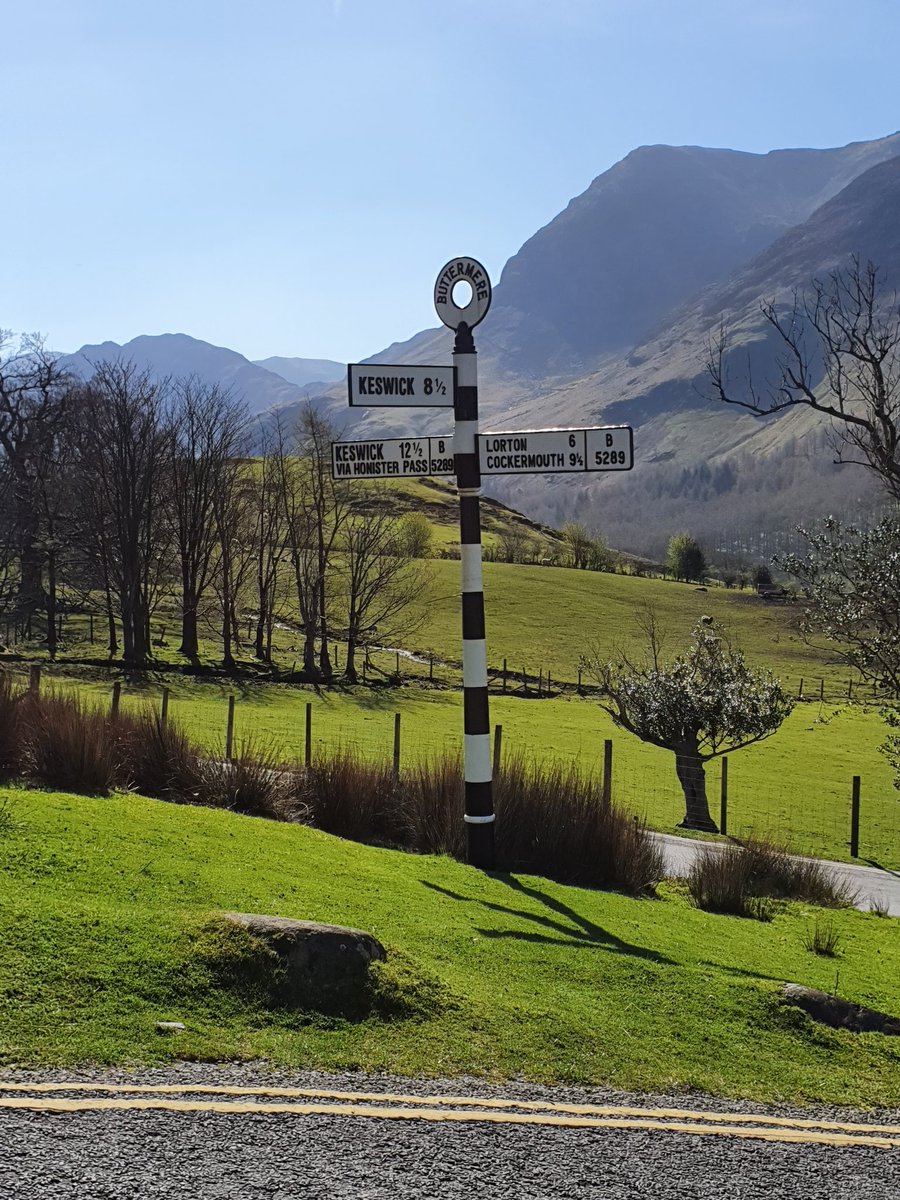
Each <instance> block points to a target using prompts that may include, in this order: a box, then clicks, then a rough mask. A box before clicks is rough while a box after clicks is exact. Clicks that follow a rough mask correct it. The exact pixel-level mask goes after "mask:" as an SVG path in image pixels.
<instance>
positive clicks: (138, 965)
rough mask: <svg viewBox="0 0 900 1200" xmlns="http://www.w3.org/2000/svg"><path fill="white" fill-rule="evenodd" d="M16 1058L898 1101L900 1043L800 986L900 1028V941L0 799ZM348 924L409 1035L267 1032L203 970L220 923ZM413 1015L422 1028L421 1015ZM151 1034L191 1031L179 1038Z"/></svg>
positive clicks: (293, 833)
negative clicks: (828, 1018)
mask: <svg viewBox="0 0 900 1200" xmlns="http://www.w3.org/2000/svg"><path fill="white" fill-rule="evenodd" d="M0 810H2V812H3V813H4V817H3V819H2V821H0V895H2V897H3V902H2V905H0V931H2V932H0V1012H2V1017H3V1019H2V1022H0V1061H2V1062H3V1063H4V1064H5V1065H7V1066H8V1065H12V1064H15V1065H37V1064H48V1063H53V1064H61V1065H66V1066H72V1065H74V1064H76V1063H85V1062H92V1063H128V1064H130V1065H134V1064H140V1063H147V1062H158V1061H167V1060H170V1059H174V1058H196V1059H210V1060H221V1059H235V1058H264V1059H266V1060H267V1061H269V1062H272V1063H279V1064H296V1065H301V1064H302V1065H303V1066H305V1067H311V1066H320V1067H323V1068H360V1069H365V1070H385V1071H394V1072H399V1073H404V1074H418V1073H421V1074H426V1075H437V1074H442V1075H450V1074H455V1073H473V1074H485V1075H490V1076H493V1077H498V1078H502V1077H506V1076H510V1075H522V1076H524V1077H527V1078H532V1079H541V1080H577V1081H582V1082H590V1083H601V1082H602V1083H610V1084H614V1085H616V1086H620V1087H630V1088H648V1089H687V1088H699V1089H703V1090H705V1091H712V1092H716V1093H721V1094H724V1095H730V1096H747V1097H753V1098H756V1099H759V1100H774V1099H790V1100H799V1101H802V1100H810V1101H811V1100H821V1101H829V1102H833V1103H841V1104H847V1103H855V1104H870V1105H878V1104H883V1105H888V1104H897V1103H900V1046H898V1045H897V1044H896V1043H897V1039H895V1038H886V1037H881V1036H879V1035H877V1034H865V1035H854V1034H851V1033H846V1032H839V1031H834V1030H830V1029H826V1028H823V1027H819V1026H816V1025H814V1024H813V1023H812V1022H811V1021H810V1020H809V1019H808V1018H807V1017H806V1016H805V1015H803V1014H801V1013H799V1011H798V1010H795V1009H790V1008H785V1007H783V1006H782V1004H781V1003H780V1002H779V1000H778V998H777V992H778V988H779V985H780V983H781V982H783V981H795V982H800V983H804V984H809V985H811V986H815V987H819V988H823V989H827V990H831V989H833V988H834V987H835V986H836V985H837V987H838V989H839V991H840V994H841V995H842V996H846V997H851V998H853V999H854V1000H857V1001H859V1002H864V1003H867V1004H869V1005H871V1006H873V1007H877V1008H881V1009H884V1010H887V1011H893V1012H900V939H898V938H897V931H896V923H895V922H894V921H891V920H884V919H879V918H878V917H876V916H873V915H870V914H863V913H859V912H855V911H848V912H840V913H838V914H837V915H836V916H835V918H834V920H835V922H836V925H837V928H838V929H839V932H840V939H841V940H840V947H839V957H838V958H835V959H824V958H819V957H817V956H815V955H814V954H812V953H811V952H809V951H808V950H806V949H805V948H804V944H803V942H804V936H805V935H807V933H808V931H809V929H810V928H811V926H812V923H813V921H814V919H815V912H814V910H811V909H808V908H806V907H804V906H800V905H790V906H786V907H783V908H782V909H780V910H779V911H778V913H777V915H776V916H775V919H774V920H773V921H772V922H771V923H769V924H764V923H760V922H756V921H748V920H742V919H739V918H734V917H722V916H712V915H709V914H706V913H702V912H700V911H698V910H696V909H694V908H693V907H692V906H691V905H690V904H689V903H688V902H687V900H686V898H685V896H684V894H683V893H682V892H681V891H680V890H678V889H676V888H672V887H666V888H664V889H663V890H662V896H661V898H660V899H658V900H644V901H641V900H633V899H629V898H626V897H624V896H620V895H616V894H610V893H600V892H589V891H584V890H580V889H576V888H566V887H562V886H559V885H556V884H551V883H548V882H547V881H545V880H541V879H534V878H527V877H521V878H519V877H500V876H498V877H489V876H485V875H482V874H479V873H478V872H475V871H474V870H472V869H470V868H467V867H465V866H462V865H460V864H458V863H455V862H453V861H451V860H449V859H443V858H434V857H419V856H414V855H404V854H401V853H398V852H392V851H385V850H377V849H372V848H369V847H364V846H359V845H355V844H353V843H349V842H343V841H340V840H338V839H335V838H331V837H328V836H327V835H325V834H322V833H318V832H315V831H312V830H309V829H305V828H302V827H300V826H292V825H281V824H275V823H271V822H267V821H262V820H255V819H252V818H246V817H239V816H236V815H233V814H230V813H225V812H221V811H211V810H206V809H200V808H185V807H179V806H175V805H166V804H163V803H160V802H156V801H148V800H144V799H142V798H140V797H136V796H114V797H112V798H110V799H105V800H98V799H86V798H83V797H74V796H68V795H59V794H48V793H42V792H37V791H25V790H14V789H3V790H2V791H0ZM234 910H239V911H244V912H248V911H249V912H263V913H278V914H281V915H284V916H292V917H299V918H304V919H313V920H321V921H326V922H333V923H339V924H349V925H354V926H358V927H362V928H365V929H368V930H370V931H372V932H373V933H375V934H376V935H377V936H378V937H379V938H380V939H381V940H382V941H383V942H384V943H385V944H386V945H387V946H388V948H389V950H390V951H391V952H392V961H391V962H390V963H389V964H388V968H387V972H386V974H384V975H382V977H381V978H382V984H384V983H385V982H386V983H387V985H389V987H390V988H391V989H393V994H394V996H395V998H399V1000H400V1001H402V1002H403V1003H402V1005H398V1007H397V1010H396V1015H395V1019H393V1020H389V1021H385V1020H383V1019H380V1018H375V1017H369V1018H368V1019H366V1020H362V1021H360V1022H357V1023H352V1022H347V1021H341V1020H337V1019H334V1018H329V1019H325V1018H322V1017H317V1016H315V1015H314V1014H309V1013H302V1012H295V1011H290V1010H287V1009H280V1010H279V1009H274V1010H267V1009H266V1008H265V1007H263V1006H262V1004H261V1003H259V1002H254V1001H253V1000H252V998H249V997H248V996H247V995H246V994H237V993H233V992H230V991H228V990H223V989H222V988H221V987H220V986H219V985H217V984H216V982H215V980H214V979H213V978H211V976H210V973H209V970H208V967H207V965H205V962H204V960H202V959H199V958H198V956H197V949H196V948H197V941H196V938H197V935H198V931H200V930H201V929H202V927H203V926H204V924H205V922H206V921H207V920H208V919H209V917H210V915H211V914H213V913H215V912H220V911H234ZM403 1014H405V1015H403ZM158 1020H178V1021H183V1022H184V1023H185V1024H186V1026H187V1032H186V1033H185V1034H183V1035H180V1036H179V1037H177V1038H174V1039H172V1038H166V1037H163V1036H160V1035H159V1034H157V1033H156V1032H155V1023H156V1021H158Z"/></svg>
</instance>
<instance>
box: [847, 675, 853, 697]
mask: <svg viewBox="0 0 900 1200" xmlns="http://www.w3.org/2000/svg"><path fill="white" fill-rule="evenodd" d="M847 699H848V700H852V699H853V680H852V679H849V680H848V681H847Z"/></svg>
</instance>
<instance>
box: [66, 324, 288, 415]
mask: <svg viewBox="0 0 900 1200" xmlns="http://www.w3.org/2000/svg"><path fill="white" fill-rule="evenodd" d="M120 359H121V360H131V361H133V362H134V363H135V364H136V365H137V366H138V367H140V368H146V367H149V369H150V370H151V371H152V372H153V374H154V375H156V376H158V377H165V376H168V375H171V376H184V375H196V376H197V377H198V378H199V379H201V380H203V382H204V383H210V384H212V383H217V384H219V385H220V386H222V387H225V388H230V389H231V390H232V391H233V393H234V394H235V395H236V396H239V397H241V398H242V399H243V400H244V402H245V403H246V405H247V408H248V410H249V411H250V412H251V413H253V414H257V413H263V412H267V411H268V410H270V409H279V408H284V407H285V406H286V405H295V404H302V403H304V402H305V400H306V392H305V391H301V389H300V388H298V387H296V386H295V385H294V384H292V383H290V382H288V381H287V380H286V379H285V378H283V376H281V375H278V374H276V373H275V372H274V371H268V370H266V369H265V368H264V367H261V366H259V365H258V364H257V363H252V362H250V361H249V359H246V358H244V356H243V355H242V354H238V353H237V352H236V351H235V350H228V349H226V348H225V347H224V346H213V345H211V344H210V343H209V342H202V341H199V340H198V339H197V338H192V337H188V335H187V334H185V333H163V334H159V335H156V336H150V335H143V336H141V337H136V338H133V339H132V340H131V341H130V342H126V343H125V344H124V345H122V346H120V345H119V344H118V343H117V342H102V343H101V344H100V345H97V346H82V347H81V349H80V350H79V351H78V352H77V353H76V354H72V355H69V356H68V357H67V358H66V359H65V360H64V361H65V362H66V364H67V365H69V366H71V367H72V369H74V370H76V371H78V373H79V374H82V375H89V374H90V373H91V370H92V366H93V364H94V363H97V362H101V361H103V360H112V361H115V360H120Z"/></svg>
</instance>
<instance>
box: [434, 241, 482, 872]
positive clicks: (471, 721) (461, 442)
mask: <svg viewBox="0 0 900 1200" xmlns="http://www.w3.org/2000/svg"><path fill="white" fill-rule="evenodd" d="M457 284H461V285H462V286H464V287H467V289H468V290H469V291H471V299H469V301H468V303H466V304H463V305H461V304H459V303H458V301H457V300H456V299H455V298H454V294H453V293H454V289H455V288H456V287H457ZM490 303H491V284H490V279H489V278H488V273H487V271H486V270H485V269H484V267H483V266H482V265H481V264H480V263H479V262H476V260H475V259H472V258H458V259H452V260H451V261H450V262H448V263H447V265H446V266H445V267H444V268H443V270H442V271H441V273H440V274H439V275H438V279H437V283H436V284H435V289H434V305H435V309H436V310H437V314H438V316H439V317H440V318H441V320H442V321H443V323H444V324H445V325H447V326H448V327H449V328H450V329H453V330H455V332H456V341H455V343H454V346H453V365H454V366H455V367H456V371H455V375H456V383H455V394H454V398H453V410H454V417H455V425H454V432H453V455H454V464H455V467H456V486H457V491H458V492H459V530H460V550H461V555H460V556H461V559H462V636H463V710H464V727H463V728H464V735H465V736H464V766H465V770H464V778H465V822H466V831H467V850H468V854H467V857H468V861H469V862H470V863H471V865H472V866H474V867H479V868H480V869H481V870H487V871H490V870H492V869H493V867H494V802H493V796H492V790H491V781H492V766H493V762H492V755H491V729H490V720H489V713H488V678H487V649H486V645H485V630H484V585H483V582H482V571H481V511H480V501H479V497H480V495H481V468H480V465H479V459H478V367H477V362H478V360H477V357H476V350H475V340H474V338H473V336H472V330H473V329H474V327H475V326H476V325H477V324H478V322H479V321H481V320H482V319H483V317H484V316H485V314H486V313H487V310H488V308H489V307H490Z"/></svg>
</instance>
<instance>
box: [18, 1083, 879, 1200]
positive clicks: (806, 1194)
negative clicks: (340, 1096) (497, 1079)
mask: <svg viewBox="0 0 900 1200" xmlns="http://www.w3.org/2000/svg"><path fill="white" fill-rule="evenodd" d="M76 1079H77V1081H78V1082H82V1083H84V1082H88V1081H94V1082H96V1081H101V1082H106V1083H117V1082H118V1083H121V1082H126V1083H128V1084H129V1085H130V1086H132V1087H133V1086H134V1085H135V1084H143V1085H157V1086H159V1085H172V1084H176V1085H182V1086H184V1087H186V1088H188V1089H191V1088H198V1087H200V1086H203V1085H207V1086H208V1085H213V1086H218V1087H226V1088H235V1087H244V1088H246V1087H251V1088H261V1087H266V1088H272V1087H289V1088H311V1089H315V1090H316V1091H317V1092H319V1093H322V1092H326V1091H332V1092H334V1091H348V1092H354V1093H360V1092H377V1093H380V1094H384V1093H395V1094H407V1095H409V1094H411V1093H412V1094H417V1095H420V1096H429V1097H432V1098H435V1101H436V1102H437V1103H440V1097H441V1096H453V1097H459V1096H471V1097H477V1098H479V1100H481V1101H483V1100H485V1099H492V1098H494V1099H496V1098H502V1099H504V1100H505V1101H507V1102H508V1105H507V1108H508V1110H509V1111H511V1112H513V1113H515V1112H516V1111H517V1110H516V1109H515V1105H516V1102H519V1103H520V1104H521V1102H523V1101H526V1100H530V1101H535V1100H539V1101H545V1102H552V1103H556V1104H560V1103H568V1104H572V1103H581V1104H593V1105H633V1106H635V1107H639V1108H641V1109H647V1108H680V1109H691V1110H696V1111H698V1112H700V1111H701V1110H705V1111H707V1112H716V1113H722V1114H729V1115H733V1114H740V1113H751V1114H754V1115H757V1116H758V1115H759V1114H763V1113H765V1114H768V1115H774V1116H777V1117H779V1118H790V1117H802V1118H806V1119H813V1120H815V1121H841V1122H847V1121H852V1122H862V1123H866V1124H880V1125H882V1126H884V1125H891V1126H896V1127H897V1136H898V1138H900V1113H897V1112H894V1113H886V1112H881V1113H863V1114H861V1113H858V1112H850V1111H849V1110H837V1109H826V1108H817V1109H813V1110H807V1109H803V1110H788V1109H784V1108H781V1109H773V1108H765V1107H764V1106H760V1105H753V1104H747V1103H741V1102H737V1101H728V1102H723V1101H717V1100H714V1099H711V1098H709V1097H703V1096H699V1095H691V1096H684V1095H682V1096H646V1095H641V1096H629V1095H625V1094H623V1093H620V1092H614V1091H610V1090H608V1089H574V1088H544V1087H538V1086H535V1085H525V1084H518V1083H515V1082H510V1083H505V1084H503V1085H496V1086H493V1085H489V1084H486V1083H484V1082H483V1081H476V1080H443V1081H440V1080H439V1081H435V1080H427V1081H423V1080H418V1081H413V1080H407V1079H397V1078H390V1077H386V1076H379V1077H371V1076H361V1075H358V1074H351V1075H322V1074H310V1073H293V1072H291V1073H288V1072H284V1071H281V1072H270V1071H268V1070H266V1069H265V1068H264V1067H263V1066H260V1065H253V1066H248V1065H243V1066H235V1065H225V1066H210V1065H199V1064H182V1065H180V1066H177V1067H173V1068H167V1069H165V1070H162V1069H160V1070H141V1071H139V1072H135V1073H133V1074H128V1073H125V1072H122V1071H109V1072H93V1073H89V1072H79V1073H77V1075H76V1074H74V1073H61V1072H40V1073H35V1072H28V1073H25V1072H19V1073H14V1072H6V1073H4V1074H3V1075H2V1076H0V1103H2V1102H5V1101H7V1099H8V1097H9V1096H11V1095H14V1094H15V1095H18V1096H22V1095H23V1093H12V1092H10V1091H9V1090H8V1089H9V1085H10V1084H13V1083H15V1084H23V1083H25V1084H28V1085H29V1088H30V1089H31V1091H29V1092H26V1093H25V1095H30V1094H33V1095H34V1096H35V1098H36V1099H37V1098H38V1093H37V1091H36V1089H34V1087H33V1085H34V1084H36V1083H39V1082H49V1081H54V1080H56V1081H66V1082H73V1081H75V1080H76ZM5 1089H7V1090H5ZM90 1095H93V1096H96V1093H91V1094H90ZM65 1096H67V1097H71V1098H74V1099H78V1098H79V1097H88V1096H89V1093H87V1092H84V1091H82V1092H80V1093H79V1091H78V1085H77V1082H75V1083H74V1086H73V1087H72V1088H71V1089H68V1090H67V1091H66V1092H65ZM43 1098H44V1099H46V1098H47V1097H46V1093H44V1094H43ZM122 1099H123V1097H121V1096H120V1097H118V1098H117V1100H116V1102H117V1103H118V1102H119V1101H120V1100H122ZM124 1099H126V1100H127V1097H125V1098H124ZM178 1099H179V1100H180V1101H183V1100H185V1099H187V1100H191V1099H194V1100H196V1101H197V1102H198V1103H205V1102H208V1101H209V1100H210V1097H209V1096H204V1095H203V1094H201V1093H197V1092H192V1091H190V1090H188V1091H186V1092H184V1093H181V1094H179V1096H178ZM216 1099H223V1097H217V1098H216ZM229 1099H234V1097H229ZM240 1099H245V1100H246V1099H248V1098H247V1097H241V1098H240ZM267 1100H268V1101H269V1102H270V1103H271V1099H270V1098H266V1097H262V1096H260V1097H256V1098H253V1099H252V1100H251V1103H256V1102H258V1103H260V1104H262V1103H265V1102H266V1101H267ZM518 1111H521V1110H518ZM479 1118H480V1110H477V1111H476V1112H475V1114H474V1117H473V1119H472V1120H468V1119H466V1120H465V1121H462V1122H458V1123H450V1124H445V1123H442V1122H440V1121H429V1120H425V1119H422V1120H419V1119H410V1120H406V1119H404V1120H395V1119H380V1118H373V1117H362V1116H351V1115H347V1114H346V1113H341V1112H337V1113H329V1114H328V1115H295V1114H291V1115H285V1114H270V1113H257V1112H250V1113H242V1114H227V1115H226V1114H222V1113H212V1112H158V1111H113V1112H108V1111H102V1112H74V1113H72V1112H59V1113H52V1112H42V1111H27V1110H23V1109H16V1110H10V1109H8V1108H7V1109H3V1108H2V1107H0V1196H4V1197H6V1196H9V1197H11V1198H13V1197H14V1198H15V1200H38V1198H40V1200H69V1198H72V1200H75V1198H76V1197H77V1198H78V1200H101V1198H102V1200H120V1198H121V1200H138V1198H139V1200H148V1198H156V1197H166V1198H167V1200H168V1198H172V1200H213V1198H215V1200H219V1198H221V1200H225V1198H226V1197H227V1198H228V1200H232V1198H234V1200H256V1198H257V1197H259V1198H262V1197H265V1198H266V1200H288V1198H291V1200H293V1198H294V1197H323V1198H324V1197H328V1198H329V1200H341V1198H343V1197H355V1198H361V1200H376V1198H379V1200H380V1198H381V1197H385V1198H388V1197H389V1198H390V1200H405V1198H407V1197H417V1198H420V1197H421V1198H429V1200H430V1198H432V1197H435V1198H440V1200H443V1198H445V1197H465V1198H466V1200H476V1198H480V1197H504V1198H506V1197H516V1198H517V1200H526V1198H528V1200H530V1198H531V1197H534V1198H538V1197H540V1198H555V1197H576V1196H577V1197H587V1198H591V1197H604V1198H610V1200H613V1198H614V1200H626V1198H627V1200H632V1198H634V1200H637V1198H638V1197H640V1198H641V1200H646V1198H647V1197H651V1198H652V1200H667V1198H669V1197H704V1198H705V1197H714V1198H716V1200H731V1198H734V1200H738V1198H739V1200H757V1198H760V1200H762V1198H765V1200H771V1197H772V1196H779V1197H785V1198H786V1200H813V1198H815V1200H819V1198H821V1197H824V1196H827V1197H828V1200H844V1198H845V1197H846V1198H847V1200H851V1198H852V1200H859V1198H861V1197H866V1198H869V1197H871V1198H872V1200H898V1198H900V1147H896V1148H893V1149H883V1148H874V1147H868V1146H859V1145H853V1146H851V1147H835V1146H830V1145H809V1144H803V1145H796V1144H784V1143H779V1142H767V1141H762V1140H757V1139H756V1138H755V1137H754V1138H751V1139H739V1138H737V1137H733V1136H710V1135H700V1134H684V1133H677V1132H672V1131H671V1130H669V1129H666V1130H650V1129H646V1128H640V1129H628V1130H623V1129H615V1128H590V1129H584V1128H559V1127H547V1126H535V1125H530V1126H524V1125H517V1124H490V1123H486V1122H485V1121H483V1120H481V1119H479ZM723 1119H727V1117H724V1118H723ZM753 1128H754V1129H756V1128H757V1127H756V1126H754V1127H753ZM852 1136H859V1135H858V1134H854V1135H852Z"/></svg>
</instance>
